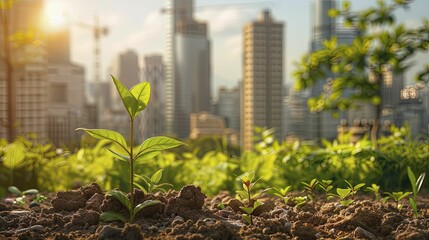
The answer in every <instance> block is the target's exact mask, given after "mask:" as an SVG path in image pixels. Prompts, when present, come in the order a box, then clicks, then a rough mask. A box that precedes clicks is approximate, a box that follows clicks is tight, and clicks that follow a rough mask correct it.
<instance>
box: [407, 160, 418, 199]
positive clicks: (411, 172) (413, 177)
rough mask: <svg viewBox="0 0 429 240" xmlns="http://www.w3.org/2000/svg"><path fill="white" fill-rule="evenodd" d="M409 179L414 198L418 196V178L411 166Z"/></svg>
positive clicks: (408, 168) (408, 170) (408, 169)
mask: <svg viewBox="0 0 429 240" xmlns="http://www.w3.org/2000/svg"><path fill="white" fill-rule="evenodd" d="M407 173H408V178H409V179H410V183H411V187H412V189H413V193H414V197H415V196H416V195H417V185H416V182H417V180H416V176H415V175H414V172H413V170H411V168H410V167H409V166H407Z"/></svg>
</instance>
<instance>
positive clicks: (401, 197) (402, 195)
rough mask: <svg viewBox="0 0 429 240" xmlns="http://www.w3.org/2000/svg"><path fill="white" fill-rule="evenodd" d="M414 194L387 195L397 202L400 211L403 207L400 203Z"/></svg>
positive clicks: (395, 193) (393, 193) (394, 193)
mask: <svg viewBox="0 0 429 240" xmlns="http://www.w3.org/2000/svg"><path fill="white" fill-rule="evenodd" d="M411 193H412V192H392V193H389V192H387V193H386V194H387V195H389V196H390V197H391V198H392V199H393V200H394V201H395V202H396V208H397V209H398V210H399V211H400V210H401V209H402V207H403V205H402V204H400V203H399V202H400V201H401V200H402V199H404V198H406V197H408V196H409V195H410V194H411Z"/></svg>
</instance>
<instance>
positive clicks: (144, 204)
mask: <svg viewBox="0 0 429 240" xmlns="http://www.w3.org/2000/svg"><path fill="white" fill-rule="evenodd" d="M158 203H161V202H160V201H159V200H146V201H144V202H142V203H140V204H139V205H137V206H136V207H135V208H134V213H133V214H134V216H135V215H136V214H137V213H138V212H140V211H141V210H142V209H143V208H146V207H149V206H152V205H156V204H158Z"/></svg>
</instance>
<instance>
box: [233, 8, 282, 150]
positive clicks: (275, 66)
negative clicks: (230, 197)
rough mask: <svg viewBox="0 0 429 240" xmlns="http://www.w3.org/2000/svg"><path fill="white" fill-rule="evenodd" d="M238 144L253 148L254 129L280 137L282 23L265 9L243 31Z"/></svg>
mask: <svg viewBox="0 0 429 240" xmlns="http://www.w3.org/2000/svg"><path fill="white" fill-rule="evenodd" d="M243 39H244V46H243V54H244V55H243V101H242V103H243V105H242V109H241V119H242V120H241V121H242V123H243V124H242V126H241V138H242V141H241V144H242V146H243V150H244V151H249V150H251V149H252V148H253V143H254V142H253V139H254V138H253V136H254V127H255V126H259V127H268V128H275V129H276V131H277V134H276V135H277V138H279V139H281V138H282V87H283V86H282V85H283V23H279V22H275V21H274V20H273V18H272V16H271V13H270V12H269V11H268V10H265V11H263V12H262V13H261V15H260V17H259V19H258V20H257V21H254V22H251V23H249V24H247V25H245V27H244V31H243Z"/></svg>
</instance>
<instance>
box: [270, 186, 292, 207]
mask: <svg viewBox="0 0 429 240" xmlns="http://www.w3.org/2000/svg"><path fill="white" fill-rule="evenodd" d="M291 187H292V186H287V187H285V188H276V187H273V188H272V193H273V194H274V195H275V196H277V197H280V198H282V199H283V201H284V202H285V204H287V203H288V202H289V200H290V197H289V196H287V194H288V193H289V191H290V190H291Z"/></svg>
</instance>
